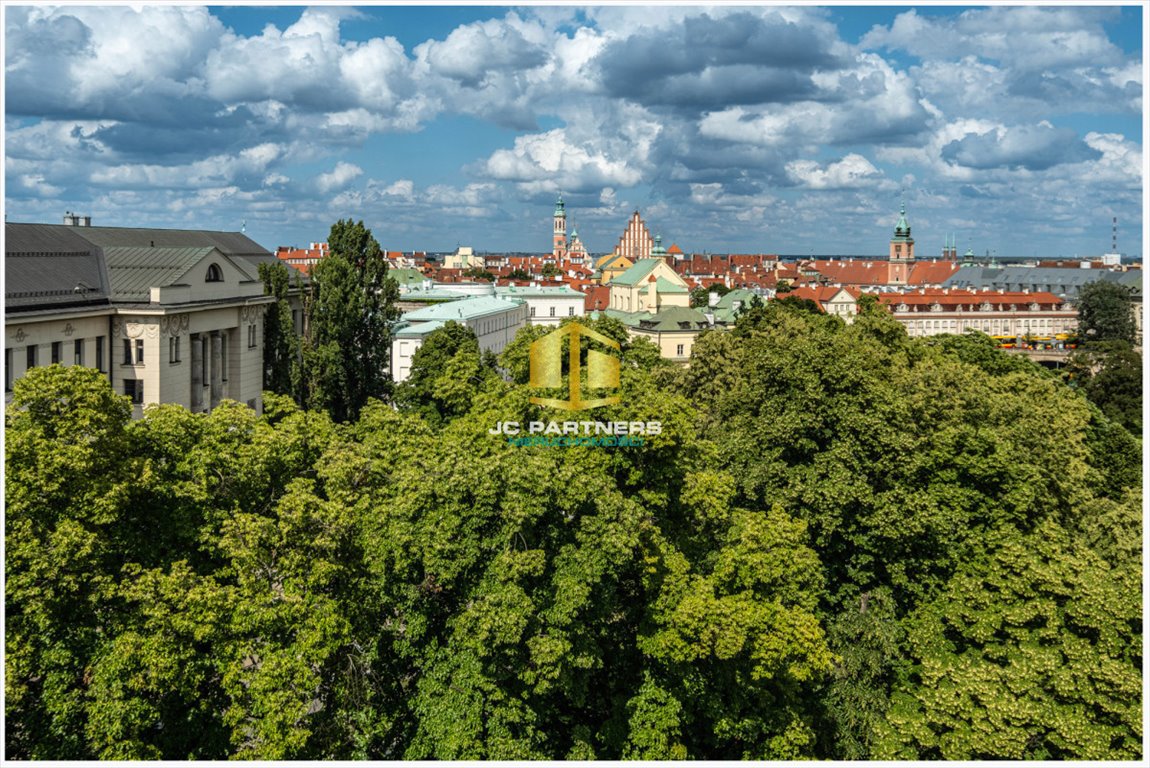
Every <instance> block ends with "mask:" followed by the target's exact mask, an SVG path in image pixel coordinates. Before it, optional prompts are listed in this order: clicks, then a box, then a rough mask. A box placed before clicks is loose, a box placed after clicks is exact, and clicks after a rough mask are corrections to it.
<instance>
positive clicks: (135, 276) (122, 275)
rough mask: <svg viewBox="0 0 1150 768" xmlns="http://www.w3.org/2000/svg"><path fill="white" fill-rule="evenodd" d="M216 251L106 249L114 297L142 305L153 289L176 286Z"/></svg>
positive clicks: (138, 248) (147, 248)
mask: <svg viewBox="0 0 1150 768" xmlns="http://www.w3.org/2000/svg"><path fill="white" fill-rule="evenodd" d="M213 251H215V248H210V247H202V248H160V247H157V248H149V247H147V246H145V247H142V248H140V247H134V248H119V247H114V246H113V247H109V248H105V249H104V258H105V259H107V261H108V274H109V275H110V276H111V278H112V295H113V297H114V298H115V299H116V301H139V300H140V299H141V298H142V299H145V300H146V299H147V298H148V297H149V296H150V293H151V288H153V287H157V286H158V287H163V286H168V285H172V284H173V283H174V282H175V281H176V280H178V279H179V278H180V277H182V276H183V275H184V273H186V272H187V271H188V270H189V269H191V268H192V266H194V265H195V264H196V263H197V262H198V261H200V260H202V259H203V258H204V257H205V256H207V255H208V254H209V253H212V252H213Z"/></svg>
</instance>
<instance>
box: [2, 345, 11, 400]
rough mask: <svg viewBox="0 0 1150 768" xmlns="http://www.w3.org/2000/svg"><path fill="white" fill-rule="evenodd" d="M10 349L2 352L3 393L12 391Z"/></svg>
mask: <svg viewBox="0 0 1150 768" xmlns="http://www.w3.org/2000/svg"><path fill="white" fill-rule="evenodd" d="M12 379H13V376H12V347H8V348H6V349H5V350H4V391H5V392H11V391H12Z"/></svg>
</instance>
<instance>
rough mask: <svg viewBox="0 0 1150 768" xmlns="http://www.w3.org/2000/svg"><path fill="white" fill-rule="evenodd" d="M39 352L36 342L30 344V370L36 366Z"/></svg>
mask: <svg viewBox="0 0 1150 768" xmlns="http://www.w3.org/2000/svg"><path fill="white" fill-rule="evenodd" d="M37 352H38V350H37V348H36V345H35V344H29V345H28V365H27V366H26V367H27V368H28V370H29V371H30V370H32V369H33V368H35V367H36V359H37V357H38V355H37Z"/></svg>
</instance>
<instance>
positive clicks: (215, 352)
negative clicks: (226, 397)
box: [211, 331, 224, 408]
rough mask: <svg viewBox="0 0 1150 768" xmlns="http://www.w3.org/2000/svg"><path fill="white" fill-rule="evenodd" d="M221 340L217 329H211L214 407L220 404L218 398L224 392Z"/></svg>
mask: <svg viewBox="0 0 1150 768" xmlns="http://www.w3.org/2000/svg"><path fill="white" fill-rule="evenodd" d="M223 346H224V345H223V341H222V339H221V338H220V332H219V331H212V400H211V402H212V407H213V408H215V407H216V406H217V405H219V404H220V398H221V397H223V392H224V379H223V373H224V368H223Z"/></svg>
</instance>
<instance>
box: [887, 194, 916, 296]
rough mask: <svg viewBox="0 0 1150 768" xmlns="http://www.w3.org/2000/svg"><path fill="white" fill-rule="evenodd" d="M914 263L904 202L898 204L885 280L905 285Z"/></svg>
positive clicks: (912, 245) (912, 243)
mask: <svg viewBox="0 0 1150 768" xmlns="http://www.w3.org/2000/svg"><path fill="white" fill-rule="evenodd" d="M913 264H914V238H913V237H911V236H910V224H909V223H908V222H907V220H906V204H905V203H903V204H901V205H900V206H899V212H898V223H896V224H895V225H894V237H892V238H891V239H890V266H889V268H888V271H887V282H888V283H891V284H892V285H906V281H907V278H908V277H909V275H910V268H911V265H913Z"/></svg>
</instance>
